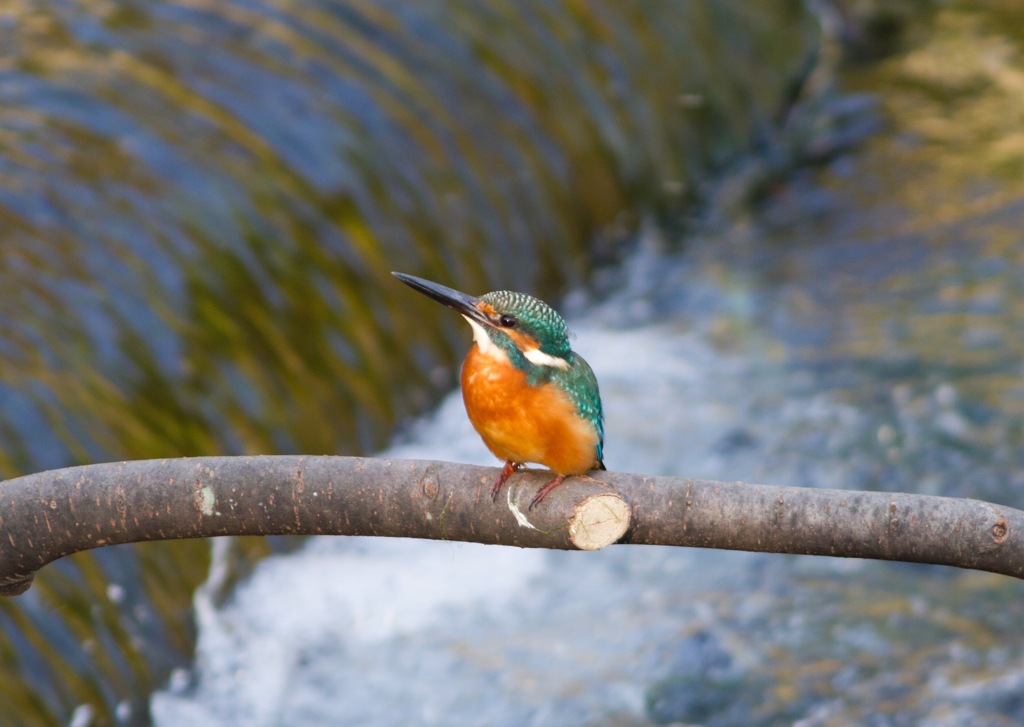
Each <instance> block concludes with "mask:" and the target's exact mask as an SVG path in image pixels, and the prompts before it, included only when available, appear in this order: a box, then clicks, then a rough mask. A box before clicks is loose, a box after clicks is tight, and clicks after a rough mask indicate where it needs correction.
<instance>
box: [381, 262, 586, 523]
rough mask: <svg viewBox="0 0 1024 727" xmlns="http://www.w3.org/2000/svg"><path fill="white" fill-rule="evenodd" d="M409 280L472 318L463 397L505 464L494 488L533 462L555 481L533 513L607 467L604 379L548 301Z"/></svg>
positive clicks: (398, 275)
mask: <svg viewBox="0 0 1024 727" xmlns="http://www.w3.org/2000/svg"><path fill="white" fill-rule="evenodd" d="M392 274H393V275H394V276H395V277H396V278H398V279H399V280H401V281H402V282H403V283H405V284H406V285H408V286H409V287H411V288H413V289H414V290H417V291H419V292H420V293H423V294H424V295H426V296H427V297H429V298H432V299H433V300H436V301H437V302H438V303H441V304H442V305H446V306H448V307H449V308H451V309H452V310H454V311H455V312H456V313H460V314H462V317H463V318H465V319H466V320H467V321H469V325H470V327H471V328H472V329H473V345H472V346H471V347H470V349H469V353H468V354H467V355H466V359H465V361H463V363H462V374H461V377H460V380H461V384H462V400H463V402H464V403H465V405H466V414H468V415H469V421H470V422H472V424H473V428H474V429H476V431H477V433H478V434H479V435H480V437H481V439H483V440H484V444H485V445H487V448H488V449H489V450H490V451H491V452H492V453H493V454H494V456H496V457H497V458H498V459H501V460H504V461H505V466H504V467H502V469H501V475H500V476H499V477H498V479H497V481H496V482H495V483H494V485H493V486H492V487H491V500H496V499H497V497H498V493H499V492H500V491H501V487H502V485H504V484H505V482H506V481H508V478H509V477H511V476H512V474H513V473H515V472H517V471H518V470H520V469H522V467H523V465H525V464H526V463H528V462H529V463H535V464H541V465H544V466H545V467H547V468H548V469H550V470H552V471H553V472H554V473H555V476H554V477H553V478H552V479H551V480H550V481H548V482H547V484H545V485H544V487H542V488H541V489H540V490H539V491H538V492H537V494H536V495H535V496H534V498H533V500H531V501H530V505H529V508H528V509H533V506H534V505H536V504H537V503H539V502H540V501H541V500H543V499H544V498H545V497H547V495H548V494H549V493H550V492H551V491H552V490H554V489H555V488H556V487H558V486H559V485H560V484H562V482H563V481H564V480H565V478H566V477H569V476H571V475H580V474H584V473H585V472H588V471H590V470H594V469H599V470H603V469H605V466H604V413H603V411H602V409H601V394H600V392H599V391H598V388H597V378H596V377H595V376H594V372H593V370H592V369H591V368H590V365H589V364H588V363H587V362H586V361H585V360H584V359H583V357H582V356H580V355H579V354H578V353H576V352H575V351H573V350H572V348H571V347H570V346H569V329H568V328H567V327H566V325H565V321H564V320H562V317H561V316H560V315H558V313H556V312H555V310H554V309H553V308H552V307H551V306H549V305H548V304H547V303H545V302H543V301H541V300H538V299H537V298H534V297H533V296H530V295H526V294H525V293H515V292H511V291H508V290H498V291H494V292H493V293H487V294H486V295H482V296H480V297H479V298H474V297H473V296H471V295H467V294H466V293H460V292H459V291H457V290H453V289H452V288H448V287H446V286H444V285H439V284H438V283H434V282H431V281H429V280H424V279H423V278H417V277H415V276H414V275H406V274H405V273H392Z"/></svg>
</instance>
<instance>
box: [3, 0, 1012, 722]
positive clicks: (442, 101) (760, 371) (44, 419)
mask: <svg viewBox="0 0 1024 727" xmlns="http://www.w3.org/2000/svg"><path fill="white" fill-rule="evenodd" d="M862 12H863V13H864V14H863V15H861V13H862ZM1014 12H1015V11H1014V7H1013V3H1012V2H1009V0H1004V1H1003V2H995V1H993V2H985V3H966V2H964V3H958V2H949V3H941V4H932V3H927V2H916V3H915V2H906V3H897V4H893V3H885V4H881V6H880V7H879V8H875V9H873V10H870V9H866V6H864V7H861V6H860V5H856V6H855V5H854V4H839V3H836V4H832V3H817V4H815V5H814V6H813V7H810V8H809V7H807V6H805V5H804V4H802V3H799V2H783V1H782V0H776V1H774V2H765V3H758V4H756V6H755V4H750V3H743V2H739V1H737V2H713V1H711V0H708V1H707V2H688V3H668V2H655V1H654V0H649V1H647V2H640V3H630V4H628V5H621V4H618V3H613V2H590V3H573V2H570V3H551V2H542V1H541V0H537V1H536V2H534V1H531V2H525V3H503V2H493V3H487V4H479V5H476V4H473V5H469V4H462V3H451V2H441V1H440V0H437V1H431V2H425V3H416V4H412V3H399V2H377V3H363V2H309V3H303V4H299V5H296V4H293V3H286V2H242V1H236V2H221V3H204V2H146V3H142V2H138V3H132V2H103V3H101V2H82V3H78V4H67V3H58V2H53V3H47V2H38V3H26V4H12V5H10V6H7V7H5V8H4V9H3V10H2V11H0V100H2V103H0V251H2V253H0V254H2V258H0V259H2V265H0V275H2V276H3V283H4V290H5V295H4V296H3V297H2V299H0V300H2V303H0V305H2V309H0V310H2V314H0V323H2V328H0V331H2V336H0V346H2V347H3V348H2V365H0V401H2V402H3V407H2V413H0V432H2V434H0V467H2V471H3V474H4V475H6V476H11V475H15V474H19V473H23V472H29V471H35V470H39V469H43V468H47V467H56V466H62V465H66V464H77V463H83V462H91V461H103V460H111V459H122V458H143V457H166V456H180V455H197V454H218V453H226V454H235V453H257V452H260V453H273V452H306V453H313V454H319V453H345V454H359V453H371V452H373V451H377V450H379V449H380V448H381V447H383V446H385V445H386V444H387V443H388V442H389V441H392V442H393V447H392V449H391V452H392V453H394V454H397V455H400V456H417V457H420V456H423V457H433V458H439V459H461V460H465V461H480V462H488V461H489V459H488V458H487V455H486V453H485V452H483V451H482V447H481V446H480V445H479V443H478V441H477V439H476V437H475V435H474V434H473V433H472V431H471V430H470V428H469V426H468V423H467V422H466V421H465V418H464V415H463V414H462V412H461V410H460V407H461V403H460V402H459V401H458V399H457V396H456V397H452V396H449V397H448V398H446V399H445V400H444V401H443V402H442V404H441V405H440V408H439V409H437V410H436V411H435V412H434V413H432V414H430V415H429V416H428V417H427V418H425V419H417V418H416V416H417V415H419V414H422V413H423V412H425V411H426V410H427V409H428V408H430V407H431V406H432V405H433V403H434V402H436V401H437V400H438V398H439V397H440V396H441V395H442V394H443V393H444V392H446V391H450V390H451V387H452V385H453V384H454V381H455V378H454V375H455V371H456V368H457V360H458V358H459V357H460V356H461V354H462V352H463V351H464V350H465V347H466V345H467V340H468V335H467V332H466V331H465V330H463V328H464V324H462V322H461V321H460V320H458V319H457V317H455V316H451V315H450V314H449V313H448V312H447V311H444V310H443V309H440V307H439V306H433V305H431V304H430V303H429V301H425V300H423V301H419V300H414V299H412V296H410V295H409V294H408V292H407V291H405V290H404V289H402V288H401V286H399V285H397V284H396V283H395V282H394V281H393V280H392V279H391V278H390V276H389V274H388V273H389V271H390V270H392V269H400V270H405V271H407V272H414V273H416V274H420V275H424V276H426V277H430V278H433V279H437V280H439V281H441V282H445V283H448V284H451V285H455V286H457V287H459V288H462V289H464V290H467V291H469V292H475V293H480V292H484V291H486V290H490V289H496V288H501V287H511V288H516V289H521V290H527V291H530V292H533V293H536V294H539V295H541V296H543V297H546V298H548V299H549V300H552V301H553V302H558V303H559V305H560V307H561V308H563V309H564V310H565V311H566V312H568V313H569V316H570V325H571V327H572V328H573V329H574V330H575V331H576V333H577V335H578V337H577V339H576V342H575V345H576V347H577V348H578V350H580V351H581V352H582V353H583V354H584V355H585V356H586V357H587V358H588V359H589V360H590V361H591V363H592V364H593V365H594V368H595V370H596V371H597V373H598V376H599V378H600V380H601V384H602V392H603V394H604V398H605V402H606V408H607V414H608V445H609V446H608V464H609V467H610V468H612V469H622V470H632V471H642V472H649V473H658V474H679V475H686V476H698V477H715V478H720V479H744V480H748V481H766V482H773V483H784V484H791V485H808V486H833V487H845V488H867V489H893V490H907V491H916V492H928V493H938V494H948V495H956V496H971V497H981V498H988V499H992V500H995V501H998V502H1003V503H1006V504H1008V505H1013V506H1017V507H1021V506H1024V502H1022V501H1024V498H1022V497H1021V494H1020V493H1021V487H1022V485H1024V467H1022V465H1024V461H1022V460H1024V455H1022V448H1021V444H1022V437H1024V382H1022V378H1021V374H1022V373H1024V370H1022V369H1024V365H1022V364H1021V361H1022V360H1024V356H1022V354H1024V351H1022V347H1024V344H1022V343H1021V337H1020V335H1019V325H1020V321H1021V314H1022V313H1024V292H1022V289H1021V285H1020V282H1021V280H1024V275H1022V274H1024V245H1022V240H1021V233H1020V230H1021V229H1024V225H1022V224H1021V223H1022V221H1024V220H1022V219H1021V218H1022V215H1024V195H1022V191H1024V190H1022V189H1021V185H1022V180H1024V175H1022V174H1021V172H1022V171H1024V136H1022V133H1024V132H1022V131H1021V129H1024V125H1022V124H1021V118H1020V116H1021V114H1022V113H1024V112H1022V108H1021V107H1020V105H1019V103H1018V102H1017V99H1018V98H1019V93H1020V90H1021V86H1022V81H1021V79H1022V78H1024V59H1022V57H1021V53H1022V49H1024V37H1022V35H1024V28H1022V27H1021V24H1020V23H1017V22H1014V19H1015V15H1014ZM822 19H824V21H825V25H826V27H827V28H828V29H829V31H830V33H831V34H832V35H833V36H835V37H839V38H843V39H845V40H846V41H847V43H848V45H847V48H848V49H849V50H848V53H849V54H850V55H851V56H853V57H855V60H856V61H858V62H857V63H853V64H852V65H847V66H846V67H845V70H843V71H842V75H841V88H842V90H843V91H844V92H845V93H846V94H847V95H845V96H838V95H835V94H834V93H832V90H831V89H832V83H833V81H834V75H833V68H832V65H831V61H832V60H834V58H835V56H836V55H837V54H838V52H839V51H838V44H833V43H829V42H827V41H826V40H824V39H825V38H827V37H828V35H829V34H828V33H823V32H822V29H821V26H820V21H821V20H822ZM870 99H875V102H874V103H875V104H877V108H873V107H872V104H871V102H870ZM880 124H881V125H882V126H883V130H882V131H881V132H880V133H878V134H876V135H875V136H873V137H871V138H870V139H868V140H867V141H866V143H864V144H863V145H862V147H861V148H860V149H859V150H858V151H857V152H856V153H854V154H847V155H836V152H837V151H838V150H840V149H841V148H842V147H843V146H844V144H845V143H846V142H847V141H848V140H849V139H855V138H859V137H860V136H862V135H863V132H864V131H865V130H866V129H868V128H872V127H873V126H878V125H880ZM811 160H814V161H818V162H821V164H819V165H817V166H814V167H805V166H801V165H802V164H803V163H804V162H808V161H811ZM567 291H568V295H566V292H567ZM396 423H401V424H402V429H401V433H400V435H399V438H398V441H397V442H395V440H394V436H395V435H394V431H395V429H394V427H395V425H396ZM296 547H297V544H296V543H294V542H290V541H281V540H274V541H249V540H241V541H232V540H221V541H217V542H216V544H215V548H214V552H215V557H214V559H213V564H214V566H215V567H214V569H213V573H212V575H211V576H210V577H209V579H208V580H207V582H206V583H205V584H204V585H203V586H202V588H201V589H200V590H199V592H198V594H197V595H196V596H195V610H194V611H193V608H192V606H193V592H194V589H195V588H196V586H198V585H199V584H201V583H203V581H204V580H206V579H207V575H208V573H209V568H208V564H209V558H208V551H209V544H207V543H174V544H148V545H146V546H141V547H125V548H110V549H104V550H100V551H96V552H95V553H91V554H84V555H81V556H76V557H73V558H69V559H65V560H64V561H62V562H59V563H57V564H55V565H53V566H50V567H48V568H47V569H45V570H44V571H43V572H42V574H41V575H40V576H39V578H38V579H37V582H36V585H35V586H34V587H33V588H32V589H31V590H30V591H29V593H28V594H26V595H25V596H23V597H19V598H18V599H15V600H8V601H3V602H0V623H2V625H3V634H2V636H0V670H2V673H0V704H2V705H3V707H2V708H0V724H17V725H22V724H24V725H48V724H67V723H71V724H74V725H76V727H85V725H90V724H97V725H100V724H125V725H144V724H149V723H150V722H151V720H152V719H153V718H154V717H155V718H156V722H157V723H158V724H162V725H178V724H181V725H185V724H189V725H192V724H210V725H216V724H224V725H234V724H239V725H250V724H252V725H277V724H282V725H284V724H288V725H293V724H294V725H303V724H322V723H324V722H328V723H338V724H398V723H409V724H417V723H422V724H485V723H487V724H496V725H505V724H507V725H522V724H587V725H598V724H600V725H620V724H622V725H633V724H645V725H646V724H668V723H672V722H692V723H700V724H712V725H728V724H748V725H757V724H765V725H770V724H779V723H785V722H794V721H797V720H802V722H801V723H802V724H807V725H818V724H820V725H829V724H850V723H861V724H878V725H889V724H892V725H901V724H920V723H922V722H927V723H928V724H949V725H954V724H955V725H962V724H999V723H1001V722H1002V723H1013V722H1015V721H1021V720H1024V649H1022V645H1024V643H1022V642H1024V637H1022V635H1021V633H1020V629H1019V624H1020V623H1021V622H1024V605H1022V599H1021V597H1020V596H1021V587H1020V586H1018V585H1017V584H1015V583H1012V582H1009V580H1008V579H1004V578H999V577H996V576H989V575H985V574H975V573H959V572H955V571H951V570H949V569H942V568H924V567H920V566H901V565H892V564H876V563H862V562H859V561H833V560H829V559H816V560H811V559H799V558H790V557H779V556H775V557H773V556H763V555H757V556H755V555H748V554H731V553H716V552H701V551H690V550H666V549H655V548H637V547H618V548H611V549H609V550H607V551H604V552H601V553H598V554H569V553H555V554H549V553H530V552H521V551H514V550H507V549H499V548H477V547H471V546H462V545H454V544H444V543H441V544H423V543H405V542H402V541H396V542H379V541H372V540H354V539H340V538H339V539H319V540H316V541H311V542H310V543H308V544H306V545H304V546H301V547H300V548H299V549H298V550H297V551H295V552H290V553H288V554H282V553H281V551H283V550H289V551H293V550H295V548H296ZM268 552H277V553H278V554H276V555H271V557H269V558H267V559H264V560H262V561H260V558H261V556H264V555H266V554H267V553H268ZM247 564H251V569H252V575H251V577H249V578H247V579H245V578H244V577H245V574H246V572H248V570H249V567H247ZM240 565H241V566H242V567H240ZM225 572H228V573H230V575H228V576H225V575H224V573H225ZM238 578H243V580H242V582H241V585H240V586H238V589H237V590H235V591H233V590H232V584H233V583H235V582H236V580H237V579H238ZM193 617H195V620H196V621H197V622H198V626H199V628H198V636H199V641H198V651H197V653H196V657H195V660H193V651H192V650H193V644H194V643H195V642H194V639H195V637H196V624H195V622H194V620H193ZM158 687H161V691H159V692H158V693H157V695H156V696H155V697H154V698H153V699H152V700H150V698H149V694H150V692H151V691H152V690H153V689H154V688H158Z"/></svg>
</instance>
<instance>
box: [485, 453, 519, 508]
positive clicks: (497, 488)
mask: <svg viewBox="0 0 1024 727" xmlns="http://www.w3.org/2000/svg"><path fill="white" fill-rule="evenodd" d="M522 468H523V466H522V465H521V464H519V463H518V462H513V461H512V460H507V461H506V462H505V466H504V467H502V468H501V474H500V475H498V481H497V482H495V483H494V485H492V486H491V502H495V501H496V500H497V499H498V493H499V492H501V486H502V485H504V484H505V483H506V482H507V481H508V478H509V477H511V476H512V475H513V474H515V473H516V472H518V471H519V470H521V469H522Z"/></svg>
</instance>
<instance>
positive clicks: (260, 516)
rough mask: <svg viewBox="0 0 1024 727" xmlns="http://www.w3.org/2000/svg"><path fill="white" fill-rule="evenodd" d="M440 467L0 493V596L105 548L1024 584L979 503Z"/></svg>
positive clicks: (202, 465) (42, 477)
mask: <svg viewBox="0 0 1024 727" xmlns="http://www.w3.org/2000/svg"><path fill="white" fill-rule="evenodd" d="M497 476H498V470H497V469H496V468H491V467H474V466H469V465H462V464H454V463H449V462H431V461H418V460H388V459H364V458H356V457H299V456H274V457H204V458H195V459H169V460H145V461H137V462H120V463H110V464H97V465H87V466H83V467H72V468H68V469H63V470H53V471H49V472H41V473H38V474H34V475H27V476H25V477H19V478H16V479H12V480H7V481H5V482H2V483H0V595H8V596H10V595H17V594H19V593H22V592H24V591H25V590H27V589H28V587H29V586H30V585H31V582H32V577H33V575H34V574H35V572H36V571H37V570H38V569H39V568H41V567H43V566H44V565H46V564H47V563H50V562H52V561H54V560H56V559H58V558H61V557H63V556H65V555H69V554H71V553H75V552H78V551H81V550H88V549H90V548H96V547H100V546H103V545H113V544H116V543H130V542H138V541H145V540H169V539H176V538H201V537H211V536H218V535H274V534H307V535H327V534H330V535H379V536H393V537H413V538H430V539H439V540H464V541H473V542H479V543H496V544H503V545H515V546H519V547H532V548H561V549H595V548H599V547H603V546H604V545H608V544H610V543H612V542H616V541H618V542H624V543H645V544H652V545H682V546H691V547H699V548H725V549H731V550H753V551H763V552H774V553H799V554H807V555H833V556H841V557H851V558H876V559H882V560H901V561H910V562H918V563H937V564H943V565H952V566H958V567H961V568H975V569H978V570H987V571H992V572H995V573H1002V574H1005V575H1010V576H1014V577H1016V578H1024V511H1021V510H1016V509H1013V508H1009V507H1003V506H1000V505H994V504H990V503H987V502H981V501H978V500H966V499H955V498H947V497H934V496H929V495H911V494H904V493H886V492H857V491H845V490H825V489H809V488H796V487H774V486H765V485H749V484H741V483H723V482H713V481H703V480H690V479H683V478H674V477H646V476H643V475H632V474H624V473H617V472H599V473H594V476H593V477H589V476H588V477H574V478H571V479H570V480H568V481H567V482H566V483H565V484H564V485H563V486H561V487H559V488H558V489H556V490H554V491H553V492H552V493H551V495H549V496H548V498H547V499H545V500H544V502H543V503H542V504H541V505H540V506H538V507H536V508H534V510H532V511H528V510H527V509H526V505H527V503H529V501H530V498H531V497H532V496H533V494H534V493H535V492H536V490H537V489H538V488H540V487H541V486H542V485H543V483H544V482H545V481H547V479H548V478H549V477H550V473H548V472H543V471H532V472H531V471H528V472H524V473H521V474H517V475H515V476H513V477H512V479H511V480H510V482H509V485H507V486H506V489H504V490H503V491H502V494H501V497H500V498H499V500H498V502H497V503H492V502H491V500H490V497H489V492H490V487H491V484H492V483H493V482H494V480H495V479H496V478H497Z"/></svg>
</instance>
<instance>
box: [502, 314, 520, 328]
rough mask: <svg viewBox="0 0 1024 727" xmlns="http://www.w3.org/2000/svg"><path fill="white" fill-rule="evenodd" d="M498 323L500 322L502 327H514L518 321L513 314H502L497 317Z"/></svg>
mask: <svg viewBox="0 0 1024 727" xmlns="http://www.w3.org/2000/svg"><path fill="white" fill-rule="evenodd" d="M498 323H500V324H501V327H502V328H515V327H516V324H517V323H519V321H518V319H516V317H515V316H509V315H504V316H502V317H501V318H499V319H498Z"/></svg>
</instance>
